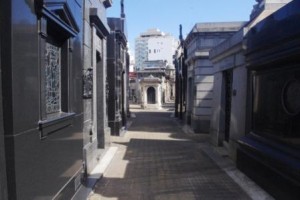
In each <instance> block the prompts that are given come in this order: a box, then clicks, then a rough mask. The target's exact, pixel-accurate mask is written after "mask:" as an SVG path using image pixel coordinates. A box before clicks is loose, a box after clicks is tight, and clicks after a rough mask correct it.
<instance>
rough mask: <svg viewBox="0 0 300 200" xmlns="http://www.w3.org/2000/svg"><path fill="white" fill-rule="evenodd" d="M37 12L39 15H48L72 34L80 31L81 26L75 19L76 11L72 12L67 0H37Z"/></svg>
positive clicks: (74, 34) (47, 16)
mask: <svg viewBox="0 0 300 200" xmlns="http://www.w3.org/2000/svg"><path fill="white" fill-rule="evenodd" d="M36 12H37V13H38V15H39V16H41V17H42V16H43V17H46V18H48V19H50V20H51V21H52V22H54V23H56V24H57V25H59V26H60V27H62V28H63V29H65V30H66V31H68V32H69V33H70V34H71V35H72V36H76V35H77V34H78V32H79V26H78V25H77V23H76V20H75V16H74V14H75V13H72V11H71V9H70V7H69V5H68V2H67V0H44V1H37V3H36Z"/></svg>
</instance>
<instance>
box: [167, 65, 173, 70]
mask: <svg viewBox="0 0 300 200" xmlns="http://www.w3.org/2000/svg"><path fill="white" fill-rule="evenodd" d="M166 69H175V67H174V65H167V67H166Z"/></svg>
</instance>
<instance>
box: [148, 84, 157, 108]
mask: <svg viewBox="0 0 300 200" xmlns="http://www.w3.org/2000/svg"><path fill="white" fill-rule="evenodd" d="M147 103H148V104H155V89H154V88H153V87H149V88H148V89H147Z"/></svg>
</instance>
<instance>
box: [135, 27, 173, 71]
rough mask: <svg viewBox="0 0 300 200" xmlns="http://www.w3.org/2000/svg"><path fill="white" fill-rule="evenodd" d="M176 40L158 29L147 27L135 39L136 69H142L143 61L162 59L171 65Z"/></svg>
mask: <svg viewBox="0 0 300 200" xmlns="http://www.w3.org/2000/svg"><path fill="white" fill-rule="evenodd" d="M177 46H178V40H177V39H176V38H174V37H173V36H172V35H170V34H166V33H164V32H162V31H160V30H159V29H149V30H147V31H146V32H145V33H142V34H141V35H140V36H139V37H138V38H136V40H135V59H136V69H137V70H143V63H144V62H145V61H154V60H163V61H166V62H167V63H168V64H169V65H173V55H174V54H175V51H176V48H177Z"/></svg>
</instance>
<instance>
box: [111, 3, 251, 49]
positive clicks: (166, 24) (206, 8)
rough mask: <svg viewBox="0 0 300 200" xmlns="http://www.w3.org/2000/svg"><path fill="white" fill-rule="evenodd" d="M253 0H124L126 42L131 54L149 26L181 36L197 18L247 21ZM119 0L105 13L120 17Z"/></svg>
mask: <svg viewBox="0 0 300 200" xmlns="http://www.w3.org/2000/svg"><path fill="white" fill-rule="evenodd" d="M255 4H256V1H255V0H183V1H181V0H124V10H125V14H126V21H127V31H128V42H129V49H130V51H131V54H134V41H135V38H137V37H138V36H139V35H140V34H141V33H143V32H145V31H146V30H148V29H150V28H158V29H160V30H161V31H163V32H165V33H170V34H171V35H173V36H174V37H176V38H178V37H179V25H180V24H182V32H183V37H184V38H185V37H186V35H187V34H188V33H189V32H190V31H191V29H192V28H193V26H194V25H195V24H196V23H199V22H226V21H248V20H249V16H250V13H251V11H252V8H253V5H255ZM120 12H121V8H120V0H113V5H112V7H110V8H108V9H107V16H108V17H120Z"/></svg>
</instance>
